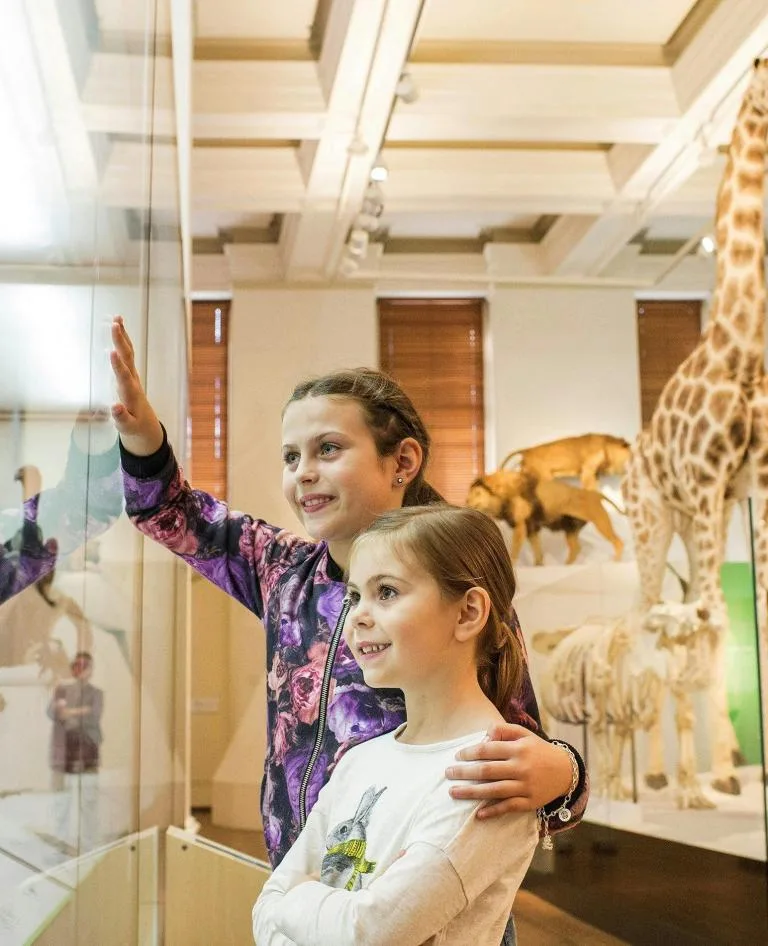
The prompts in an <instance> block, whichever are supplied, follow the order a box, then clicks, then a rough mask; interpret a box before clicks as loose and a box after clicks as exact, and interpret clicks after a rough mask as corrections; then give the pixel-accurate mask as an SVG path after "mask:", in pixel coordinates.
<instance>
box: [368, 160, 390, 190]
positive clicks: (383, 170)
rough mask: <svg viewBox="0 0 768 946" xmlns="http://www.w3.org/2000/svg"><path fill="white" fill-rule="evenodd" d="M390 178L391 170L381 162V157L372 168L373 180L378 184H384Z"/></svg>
mask: <svg viewBox="0 0 768 946" xmlns="http://www.w3.org/2000/svg"><path fill="white" fill-rule="evenodd" d="M388 177H389V168H388V167H387V166H386V164H385V163H384V162H383V161H382V160H381V155H379V157H378V158H376V162H375V163H374V165H373V167H372V168H371V180H372V181H375V182H376V183H377V184H382V183H383V182H384V181H386V179H387V178H388Z"/></svg>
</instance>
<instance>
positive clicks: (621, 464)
mask: <svg viewBox="0 0 768 946" xmlns="http://www.w3.org/2000/svg"><path fill="white" fill-rule="evenodd" d="M513 457H520V470H524V471H526V472H528V473H533V474H534V475H536V476H538V477H539V479H541V480H553V479H555V478H556V477H558V476H578V478H579V479H580V480H581V485H582V486H583V487H584V489H597V478H598V477H599V476H622V475H623V474H624V470H625V469H626V466H627V460H628V459H629V443H628V442H627V441H626V440H622V439H621V438H620V437H612V436H611V435H610V434H582V435H581V436H580V437H565V438H564V439H563V440H552V441H550V442H549V443H540V444H539V445H538V446H536V447H528V448H527V449H525V450H513V451H512V453H509V454H507V456H506V457H505V458H504V461H503V463H502V464H501V469H502V470H503V469H504V467H505V466H506V465H507V463H508V462H509V461H510V460H511V459H512V458H513Z"/></svg>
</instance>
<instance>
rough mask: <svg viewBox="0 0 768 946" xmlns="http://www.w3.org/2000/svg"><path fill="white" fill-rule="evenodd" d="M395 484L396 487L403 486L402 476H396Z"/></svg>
mask: <svg viewBox="0 0 768 946" xmlns="http://www.w3.org/2000/svg"><path fill="white" fill-rule="evenodd" d="M395 482H396V483H397V485H398V486H402V485H403V478H402V476H398V478H397V480H396V481H395Z"/></svg>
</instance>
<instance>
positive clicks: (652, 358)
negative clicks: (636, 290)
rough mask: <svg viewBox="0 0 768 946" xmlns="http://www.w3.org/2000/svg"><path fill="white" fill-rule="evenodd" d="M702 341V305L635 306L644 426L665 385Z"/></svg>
mask: <svg viewBox="0 0 768 946" xmlns="http://www.w3.org/2000/svg"><path fill="white" fill-rule="evenodd" d="M700 338H701V302H700V301H698V300H691V301H685V300H683V301H678V300H671V299H664V300H653V301H643V300H638V303H637V348H638V362H639V365H638V368H639V375H640V409H641V414H642V423H643V427H645V426H646V425H647V424H649V423H650V420H651V417H652V416H653V412H654V410H655V408H656V402H657V401H658V400H659V395H660V394H661V392H662V390H663V388H664V385H665V384H666V383H667V381H669V379H670V378H671V377H672V375H673V374H674V373H675V371H676V369H677V367H678V366H679V365H680V364H681V363H682V362H683V361H685V359H686V358H687V357H688V355H690V353H691V352H692V351H693V349H694V348H695V347H696V346H697V345H698V343H699V339H700Z"/></svg>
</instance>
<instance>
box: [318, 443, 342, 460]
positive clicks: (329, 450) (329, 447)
mask: <svg viewBox="0 0 768 946" xmlns="http://www.w3.org/2000/svg"><path fill="white" fill-rule="evenodd" d="M338 450H339V446H338V444H335V443H323V444H320V456H321V457H330V456H333V454H334V453H336V452H337V451H338Z"/></svg>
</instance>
